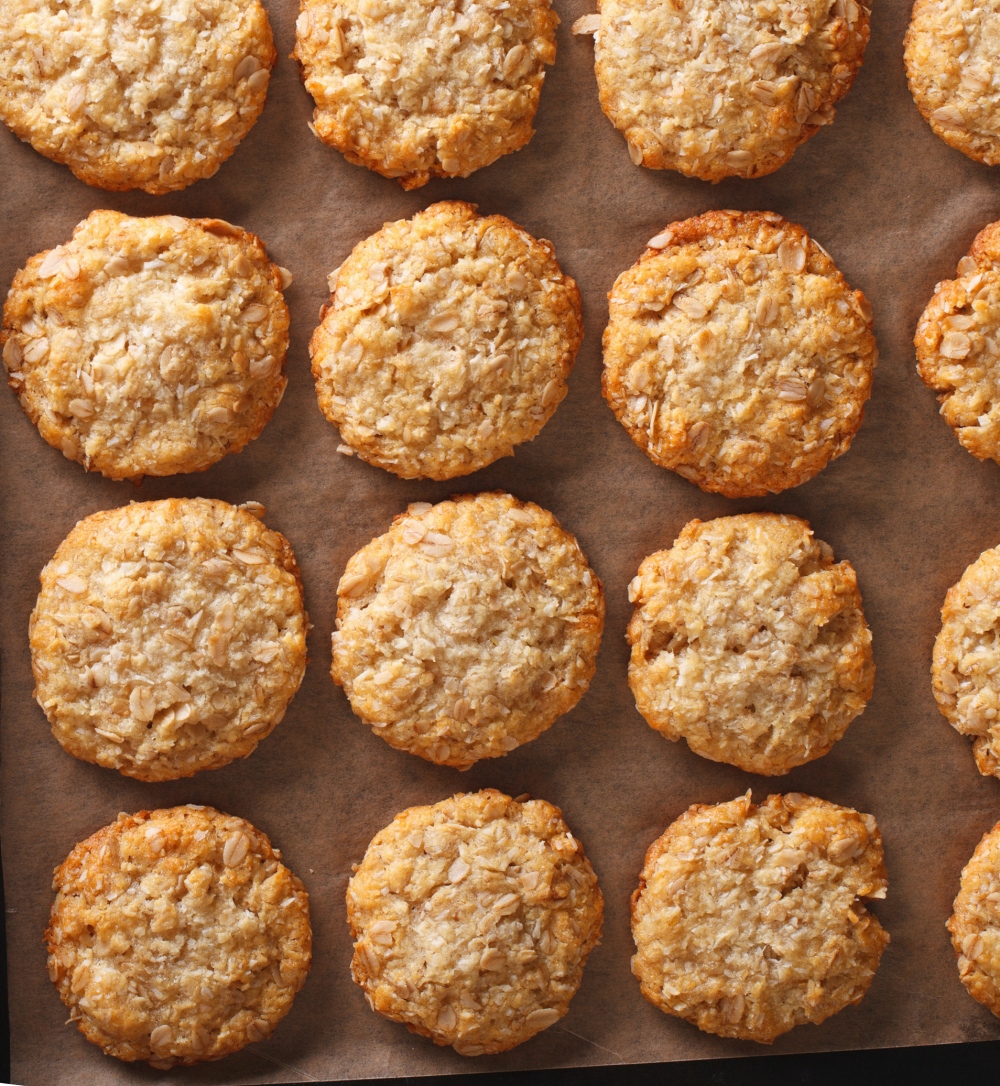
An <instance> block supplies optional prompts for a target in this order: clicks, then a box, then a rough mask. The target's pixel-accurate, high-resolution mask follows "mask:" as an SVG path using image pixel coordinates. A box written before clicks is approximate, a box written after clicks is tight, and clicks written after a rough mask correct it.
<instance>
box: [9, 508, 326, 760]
mask: <svg viewBox="0 0 1000 1086" xmlns="http://www.w3.org/2000/svg"><path fill="white" fill-rule="evenodd" d="M41 582H42V590H41V592H40V593H39V596H38V602H37V603H36V605H35V609H34V611H33V612H32V616H31V624H30V641H31V663H32V670H33V672H34V676H35V697H36V699H37V701H38V703H39V705H40V706H41V707H42V709H43V710H44V711H45V715H46V716H47V717H48V719H49V723H50V724H51V725H52V732H53V734H54V735H55V737H56V739H58V740H59V742H60V744H62V746H63V747H64V748H65V749H66V750H67V751H68V752H69V753H70V754H72V755H74V756H75V757H77V758H82V759H83V760H84V761H87V762H96V763H97V764H98V765H103V766H107V767H109V768H113V769H118V770H120V771H121V772H122V773H124V774H125V775H126V776H129V777H136V778H138V779H139V780H145V781H162V780H174V779H175V778H178V777H190V776H191V775H192V774H193V773H195V772H197V771H198V770H201V769H215V768H218V767H219V766H223V765H226V764H227V763H229V762H231V761H232V760H233V759H234V758H243V757H246V756H247V755H248V754H250V753H252V752H253V750H254V749H255V748H256V746H257V744H258V743H259V742H260V741H261V740H262V739H264V738H266V737H267V736H268V735H269V734H270V733H271V731H272V730H273V729H274V728H275V727H276V726H277V725H278V723H279V722H280V721H281V718H282V717H283V716H284V714H285V710H286V708H287V706H288V703H289V702H290V701H291V700H292V697H293V696H294V694H295V691H296V690H297V689H298V687H299V684H300V683H301V681H302V676H303V674H304V672H305V665H306V641H305V639H306V632H307V629H308V618H307V617H306V613H305V610H304V608H303V601H302V585H301V582H300V580H299V571H298V567H297V566H296V564H295V558H294V555H293V554H292V549H291V547H290V546H289V545H288V541H287V540H286V539H285V537H284V536H282V535H281V534H279V533H278V532H274V531H270V530H269V529H268V528H267V527H266V526H265V525H264V524H263V523H262V522H261V520H260V519H259V518H258V517H257V516H254V515H252V514H251V513H249V512H247V511H246V510H245V509H241V508H237V507H235V506H232V505H229V504H227V503H226V502H223V501H214V500H209V499H205V498H169V499H166V500H164V501H156V502H145V503H142V504H133V505H128V506H125V507H124V508H122V509H109V510H106V511H105V512H101V513H94V514H93V515H92V516H89V517H87V518H85V519H84V520H82V521H80V523H79V524H77V526H76V527H75V528H74V529H73V531H72V532H70V534H69V535H68V536H67V538H66V539H65V540H64V541H63V543H62V544H61V545H60V546H59V549H58V550H57V551H56V553H55V556H54V557H53V559H52V561H51V562H49V563H48V565H47V566H46V567H45V568H44V569H43V570H42V573H41Z"/></svg>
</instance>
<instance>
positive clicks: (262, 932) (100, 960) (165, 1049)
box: [45, 805, 312, 1068]
mask: <svg viewBox="0 0 1000 1086" xmlns="http://www.w3.org/2000/svg"><path fill="white" fill-rule="evenodd" d="M52 888H53V889H54V890H55V891H56V899H55V901H54V902H53V905H52V913H51V916H50V921H49V927H48V930H47V931H46V933H45V938H46V941H47V943H48V952H49V977H50V978H51V979H52V982H53V983H54V984H55V986H56V988H57V989H58V992H59V998H60V999H61V1000H62V1001H63V1003H65V1004H66V1006H67V1007H69V1008H70V1019H71V1020H72V1021H74V1022H76V1023H77V1024H78V1028H79V1030H80V1032H81V1033H82V1034H83V1035H84V1037H86V1038H87V1040H88V1041H90V1042H91V1043H93V1044H95V1045H98V1046H99V1047H100V1048H101V1049H103V1051H104V1052H105V1053H107V1055H109V1056H115V1057H117V1058H118V1059H120V1060H127V1061H133V1060H148V1061H149V1062H150V1063H151V1064H152V1065H153V1066H154V1067H159V1068H169V1067H173V1066H175V1065H176V1064H193V1063H200V1062H202V1061H203V1060H217V1059H220V1058H221V1057H222V1056H228V1055H229V1054H230V1053H232V1052H238V1051H239V1050H240V1049H241V1048H243V1047H244V1045H247V1044H250V1043H251V1042H253V1041H262V1040H264V1039H265V1038H266V1037H269V1036H270V1035H271V1032H272V1030H273V1029H274V1027H275V1026H276V1025H277V1023H278V1022H280V1021H281V1019H282V1018H284V1017H285V1015H286V1014H287V1013H288V1012H289V1010H291V1007H292V1000H293V999H294V998H295V993H296V992H297V991H298V990H299V989H300V988H301V987H302V985H303V984H304V983H305V980H306V976H307V975H308V973H309V967H310V964H311V960H312V930H311V928H310V925H309V895H308V894H307V893H306V890H305V887H304V886H303V885H302V883H301V882H300V881H299V880H298V879H297V878H296V877H295V876H294V875H293V874H292V873H291V872H290V871H289V870H288V868H287V867H285V866H284V864H282V863H281V853H280V852H279V851H278V850H277V849H273V848H272V847H271V842H270V841H269V840H268V839H267V837H266V836H265V835H264V834H263V833H261V832H260V830H257V829H255V828H254V827H253V826H251V825H250V823H249V822H245V821H244V820H243V819H242V818H233V817H232V816H231V815H226V814H222V813H220V812H219V811H216V810H213V809H212V808H211V807H197V806H194V805H190V806H187V807H173V808H170V809H169V810H159V811H140V812H139V813H138V814H135V815H128V814H120V815H119V816H118V819H117V821H115V822H112V823H111V825H109V826H105V827H104V829H102V830H98V832H97V833H95V834H93V836H91V837H88V838H87V840H86V841H81V842H80V844H78V845H77V846H76V848H74V849H73V851H72V852H71V853H70V854H69V856H68V857H67V858H66V860H65V862H64V863H63V864H61V865H60V866H59V867H57V868H56V872H55V879H54V881H53V885H52Z"/></svg>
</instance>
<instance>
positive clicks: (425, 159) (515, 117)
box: [292, 0, 559, 189]
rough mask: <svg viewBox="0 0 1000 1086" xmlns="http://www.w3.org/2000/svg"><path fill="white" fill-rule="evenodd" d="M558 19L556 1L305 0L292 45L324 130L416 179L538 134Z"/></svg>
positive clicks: (358, 160)
mask: <svg viewBox="0 0 1000 1086" xmlns="http://www.w3.org/2000/svg"><path fill="white" fill-rule="evenodd" d="M558 25H559V17H558V16H557V15H556V13H555V12H554V11H553V10H552V7H551V4H550V2H549V0H507V2H505V3H498V2H497V0H465V2H464V3H447V4H439V3H435V2H434V0H341V2H340V3H331V0H301V14H300V15H299V18H298V21H297V22H296V24H295V52H294V53H293V54H292V56H293V57H295V59H297V60H298V61H299V63H300V64H301V65H302V78H303V80H304V81H305V85H306V90H307V91H309V93H310V94H311V95H312V97H313V100H314V101H315V103H316V108H315V110H314V111H313V125H312V129H313V131H314V132H315V134H316V135H317V136H318V137H319V138H320V139H321V140H322V141H323V142H324V143H326V144H329V146H331V147H335V148H336V149H337V150H338V151H342V152H343V154H344V156H345V157H346V158H347V160H348V162H353V163H355V164H356V165H358V166H367V167H368V169H370V170H375V171H377V172H378V173H380V174H382V175H383V176H384V177H397V178H399V181H400V183H401V184H402V186H403V188H405V189H415V188H419V187H420V186H421V185H425V184H426V183H427V181H428V180H429V179H430V178H431V177H468V176H469V174H470V173H472V172H473V171H474V170H478V169H479V168H480V167H482V166H488V165H489V164H490V163H491V162H495V161H496V160H497V159H498V158H499V157H500V156H501V155H505V154H508V153H509V152H511V151H517V150H519V149H520V148H521V147H523V146H524V145H525V144H526V143H527V142H528V140H530V139H531V137H532V135H533V133H534V130H533V129H532V127H531V122H532V120H533V119H534V116H535V110H536V109H537V108H538V98H539V95H540V94H541V91H542V83H543V81H544V80H545V65H546V64H552V63H554V61H555V59H556V36H555V29H556V27H557V26H558Z"/></svg>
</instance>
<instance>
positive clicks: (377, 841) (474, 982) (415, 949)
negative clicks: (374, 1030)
mask: <svg viewBox="0 0 1000 1086" xmlns="http://www.w3.org/2000/svg"><path fill="white" fill-rule="evenodd" d="M522 798H526V797H522ZM603 911H604V900H603V898H602V897H601V891H600V890H599V889H598V886H597V876H596V875H595V874H594V869H593V868H592V867H591V866H590V862H589V861H588V860H587V858H586V856H585V855H584V853H583V846H582V845H581V844H580V842H579V841H577V840H576V838H575V837H574V836H573V834H572V833H570V831H569V828H568V827H567V825H566V823H565V822H564V821H563V819H562V812H561V811H560V810H559V808H558V807H553V806H552V804H551V803H546V802H545V801H544V800H540V799H535V800H528V801H527V802H523V803H522V802H518V801H517V800H513V799H511V798H510V796H505V795H503V794H502V793H501V792H497V791H495V790H494V789H492V788H488V789H486V790H485V791H483V792H477V793H474V794H466V795H461V794H460V795H457V796H454V797H452V798H451V799H446V800H443V801H442V802H441V803H435V804H434V805H433V806H432V807H410V808H409V809H408V810H406V811H403V812H402V813H401V814H398V815H397V816H396V817H395V819H393V821H392V823H391V824H390V825H388V826H386V828H385V829H384V830H381V831H380V832H379V833H378V834H376V835H375V838H374V839H373V840H372V843H371V844H370V845H369V846H368V851H367V852H366V853H365V858H364V860H363V861H362V862H361V864H360V865H359V866H358V868H357V871H356V873H355V875H354V877H353V878H352V879H351V881H350V884H349V886H348V888H347V919H348V923H349V924H350V926H351V935H352V936H353V938H354V939H355V944H354V959H353V961H352V962H351V975H352V976H353V978H354V980H355V982H356V983H357V984H359V985H360V986H361V987H362V988H363V989H364V993H365V998H366V999H367V1000H368V1003H369V1005H370V1006H371V1008H372V1009H373V1010H375V1011H377V1012H378V1013H379V1014H381V1015H384V1016H385V1017H386V1018H391V1019H392V1020H393V1021H394V1022H402V1023H403V1024H404V1025H405V1026H406V1027H407V1029H409V1030H410V1031H411V1032H413V1033H419V1034H421V1035H422V1036H424V1037H430V1038H431V1040H432V1041H434V1043H435V1044H439V1045H452V1046H453V1047H454V1049H455V1051H456V1052H459V1053H460V1054H461V1055H463V1056H479V1055H484V1054H491V1053H494V1052H504V1051H506V1050H507V1049H509V1048H513V1047H514V1046H515V1045H519V1044H521V1043H522V1042H524V1041H527V1040H528V1039H529V1038H531V1037H533V1036H534V1035H535V1034H536V1033H538V1032H539V1031H540V1030H543V1029H547V1028H548V1027H549V1026H551V1025H554V1024H555V1023H556V1022H558V1021H559V1019H560V1018H562V1016H563V1015H564V1014H565V1013H566V1011H567V1010H568V1009H569V1003H570V1000H571V999H572V998H573V996H574V995H575V994H576V990H577V988H579V987H580V981H581V979H582V977H583V967H584V965H585V964H586V961H587V956H588V955H589V954H590V952H591V950H593V949H594V947H595V946H597V944H598V942H599V940H600V934H601V916H602V914H603Z"/></svg>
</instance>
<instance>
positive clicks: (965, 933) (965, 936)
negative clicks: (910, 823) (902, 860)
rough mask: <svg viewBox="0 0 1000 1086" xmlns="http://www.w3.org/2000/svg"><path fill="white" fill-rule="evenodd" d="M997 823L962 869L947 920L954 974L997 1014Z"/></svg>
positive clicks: (999, 860) (999, 845) (999, 963)
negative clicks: (954, 958) (958, 886)
mask: <svg viewBox="0 0 1000 1086" xmlns="http://www.w3.org/2000/svg"><path fill="white" fill-rule="evenodd" d="M998 902H1000V822H998V823H997V824H996V825H995V826H994V827H993V829H991V830H989V831H988V832H987V833H984V834H983V838H982V840H981V841H980V842H979V844H978V845H976V851H975V852H974V853H973V854H972V858H971V859H970V860H969V862H968V863H967V864H966V865H965V867H964V868H963V870H962V881H961V886H960V888H959V891H958V896H957V897H956V898H955V905H954V912H953V913H952V915H951V918H950V919H949V920H948V924H947V927H948V930H949V931H950V932H951V942H952V945H953V946H954V948H955V956H956V957H957V958H958V975H959V977H960V978H961V981H962V983H963V984H964V985H965V987H966V988H967V989H968V992H969V995H971V996H972V998H973V999H975V1000H976V1001H977V1002H979V1003H982V1005H983V1006H984V1007H988V1008H989V1009H990V1010H991V1011H992V1012H993V1013H994V1014H995V1015H997V1017H1000V910H998V908H997V903H998Z"/></svg>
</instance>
